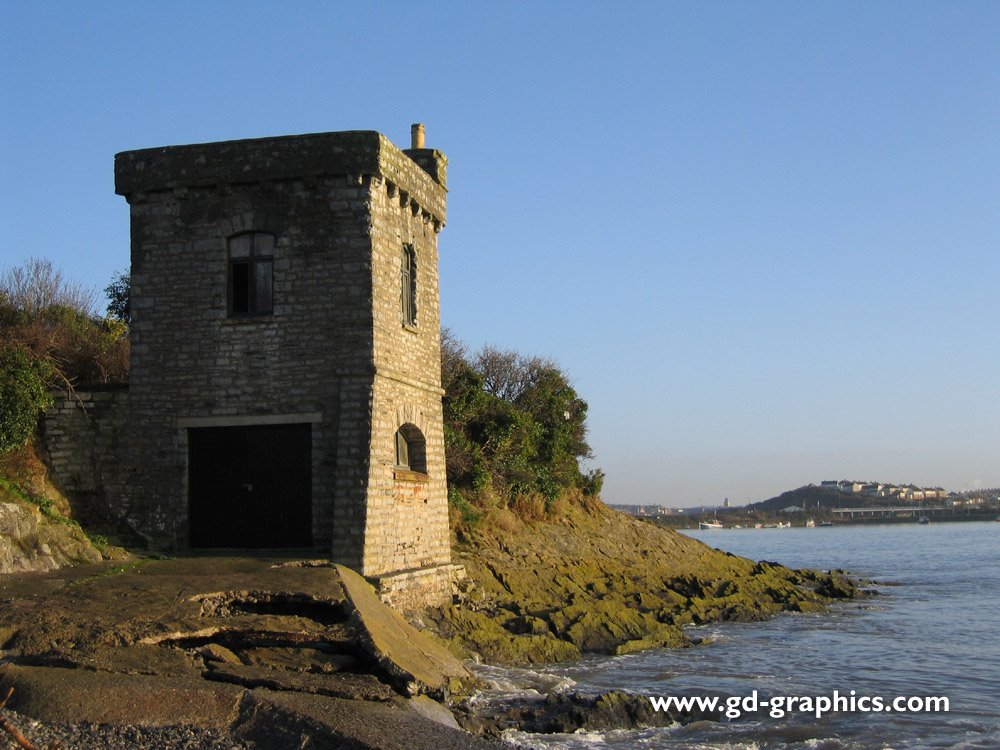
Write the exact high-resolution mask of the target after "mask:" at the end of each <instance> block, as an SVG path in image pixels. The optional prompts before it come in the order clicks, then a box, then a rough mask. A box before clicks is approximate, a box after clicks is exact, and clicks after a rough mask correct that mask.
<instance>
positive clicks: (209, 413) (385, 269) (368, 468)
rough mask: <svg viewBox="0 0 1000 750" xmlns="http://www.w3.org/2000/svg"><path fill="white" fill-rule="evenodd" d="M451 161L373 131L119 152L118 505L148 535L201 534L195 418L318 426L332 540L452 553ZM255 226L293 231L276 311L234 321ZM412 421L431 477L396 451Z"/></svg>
mask: <svg viewBox="0 0 1000 750" xmlns="http://www.w3.org/2000/svg"><path fill="white" fill-rule="evenodd" d="M445 166H446V160H445V159H444V157H443V155H441V154H440V152H437V151H435V150H433V149H424V148H420V149H415V150H413V152H412V153H410V152H404V151H402V150H400V149H398V148H397V147H396V146H394V145H393V144H392V143H390V142H389V141H388V140H387V139H386V138H385V137H384V136H382V135H380V134H378V133H373V132H367V131H352V132H346V133H324V134H316V135H308V136H292V137H282V138H267V139H260V140H255V141H233V142H228V143H215V144H201V145H193V146H180V147H168V148H162V149H147V150H144V151H133V152H126V153H123V154H119V155H118V156H117V157H116V191H117V192H118V193H120V194H122V195H124V196H125V197H126V198H127V199H128V201H129V204H130V207H131V222H132V315H133V324H132V370H131V380H130V396H129V409H128V410H127V415H128V416H127V419H126V424H125V425H124V427H123V434H124V435H127V440H125V441H123V443H122V445H120V446H119V449H120V453H119V455H120V457H121V459H122V460H121V464H122V476H123V477H125V480H124V481H123V486H122V490H121V492H119V493H118V494H117V495H116V497H115V498H113V499H112V503H114V504H116V507H117V510H118V512H119V513H121V514H122V515H124V516H127V517H128V521H129V523H130V524H133V525H134V526H135V527H136V528H137V529H140V530H141V532H142V534H143V535H144V537H145V538H146V539H147V541H148V543H149V544H150V545H151V546H155V547H168V548H184V547H185V546H186V545H187V544H188V517H187V507H188V498H187V492H188V488H187V481H188V466H187V461H188V448H187V435H188V430H189V429H192V428H198V427H211V426H228V425H234V426H235V425H259V424H280V423H300V422H307V423H309V424H310V425H311V435H312V464H313V465H312V483H313V484H312V512H313V540H314V542H315V544H316V545H317V546H318V547H320V548H323V549H326V550H330V551H331V556H332V558H333V559H334V560H335V561H338V562H343V563H345V564H347V565H349V566H350V567H354V568H356V569H358V570H359V571H360V572H362V573H363V574H364V575H367V576H369V577H375V578H377V577H380V576H384V575H388V574H394V573H399V572H400V571H412V570H415V569H423V568H428V566H430V567H433V568H434V569H438V568H440V567H441V566H447V565H448V563H449V562H450V549H449V534H448V509H447V491H446V479H445V468H444V441H443V428H442V422H441V396H442V391H441V387H440V338H439V337H440V312H439V298H438V277H437V263H438V259H437V234H438V232H439V231H440V230H441V228H442V226H443V225H444V221H445V202H446V190H445V185H444V180H445ZM250 231H254V232H266V233H269V234H272V235H274V236H275V238H276V244H275V248H274V255H273V258H274V261H273V290H274V308H273V314H270V315H261V316H245V317H234V316H232V315H230V314H229V308H228V299H227V294H228V292H227V289H228V285H229V279H228V273H229V265H228V255H227V240H228V238H230V237H232V236H234V235H237V234H240V233H243V232H250ZM404 245H410V246H412V247H413V248H414V252H415V254H416V264H417V320H416V324H415V325H405V324H404V321H403V320H402V315H401V310H400V293H401V285H400V284H401V282H400V268H401V266H400V264H401V259H402V252H403V247H404ZM403 424H409V425H414V426H415V427H416V428H417V429H419V430H420V432H421V433H422V435H423V436H424V439H425V441H426V472H425V473H424V472H421V473H422V474H424V476H419V477H415V476H412V475H406V473H405V472H403V473H399V472H398V470H397V467H395V434H396V431H397V430H398V429H399V427H400V426H401V425H403ZM435 566H436V567H435ZM439 572H440V571H439ZM435 575H437V574H435ZM418 578H419V576H418ZM425 578H426V576H425ZM431 579H434V576H430V578H429V579H428V580H431ZM415 580H416V579H415ZM434 580H436V579H434ZM442 585H443V584H442ZM435 587H436V588H441V585H439V584H438V583H435V584H434V585H433V586H432V587H431V588H430V589H428V590H431V589H435ZM418 588H419V586H418ZM425 588H426V587H425Z"/></svg>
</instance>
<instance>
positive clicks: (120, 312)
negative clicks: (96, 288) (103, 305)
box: [104, 271, 132, 325]
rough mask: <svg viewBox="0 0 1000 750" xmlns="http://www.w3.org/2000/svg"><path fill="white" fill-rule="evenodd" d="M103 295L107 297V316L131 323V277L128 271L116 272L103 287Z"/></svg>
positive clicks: (126, 323)
mask: <svg viewBox="0 0 1000 750" xmlns="http://www.w3.org/2000/svg"><path fill="white" fill-rule="evenodd" d="M104 295H105V296H106V297H107V298H108V317H110V318H113V319H114V320H120V321H121V322H122V323H124V324H125V325H131V324H132V307H131V298H132V277H131V275H130V274H129V272H128V271H119V272H118V273H116V274H115V276H114V278H113V279H112V280H111V283H110V284H108V285H107V286H106V287H104Z"/></svg>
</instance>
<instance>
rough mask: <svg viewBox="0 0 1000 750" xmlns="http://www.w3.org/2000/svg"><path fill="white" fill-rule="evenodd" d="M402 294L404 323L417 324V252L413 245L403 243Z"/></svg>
mask: <svg viewBox="0 0 1000 750" xmlns="http://www.w3.org/2000/svg"><path fill="white" fill-rule="evenodd" d="M400 295H401V300H402V313H403V325H405V326H415V325H416V324H417V253H416V251H415V250H414V249H413V245H403V257H402V263H401V264H400Z"/></svg>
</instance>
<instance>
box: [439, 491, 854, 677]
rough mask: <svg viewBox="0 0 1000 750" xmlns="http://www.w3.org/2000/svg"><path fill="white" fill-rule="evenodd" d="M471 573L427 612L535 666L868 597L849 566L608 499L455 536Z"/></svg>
mask: <svg viewBox="0 0 1000 750" xmlns="http://www.w3.org/2000/svg"><path fill="white" fill-rule="evenodd" d="M455 557H456V560H457V562H459V563H460V564H462V565H464V566H465V569H466V571H467V572H468V575H469V578H470V580H469V581H467V582H466V583H465V585H464V587H463V594H462V597H461V600H460V602H459V603H458V604H457V605H455V606H451V607H447V608H442V609H438V610H434V611H431V612H429V613H428V614H427V621H428V622H429V623H430V624H432V625H433V627H434V628H435V630H436V631H437V632H438V634H439V635H441V636H442V637H443V638H445V639H446V640H447V642H448V643H449V645H450V646H451V648H452V649H453V650H454V651H455V652H456V653H458V654H460V655H462V656H463V657H466V658H479V659H481V660H482V661H485V662H490V663H496V664H511V665H524V664H533V663H541V662H556V661H566V660H571V659H576V658H579V657H580V656H581V655H582V654H585V653H607V654H624V653H629V652H632V651H637V650H642V649H648V648H657V647H666V648H674V647H682V646H689V645H692V641H691V639H690V638H689V637H688V636H687V635H686V634H685V632H684V630H683V628H684V627H685V626H687V625H692V624H694V625H699V624H704V623H708V622H719V621H753V620H762V619H766V618H769V617H771V616H773V615H775V614H777V613H779V612H812V611H818V610H821V609H823V608H824V607H825V606H826V605H827V604H828V603H829V602H831V601H834V600H838V599H851V598H855V597H858V596H860V595H862V591H861V590H860V589H859V588H858V585H857V584H856V583H855V582H854V581H852V580H851V579H850V578H849V577H848V576H847V575H846V574H844V572H843V571H828V572H823V571H815V570H792V569H790V568H787V567H785V566H783V565H779V564H777V563H770V562H766V561H761V562H754V561H751V560H746V559H743V558H740V557H736V556H735V555H731V554H729V553H726V552H721V551H719V550H716V549H713V548H711V547H709V546H707V545H705V544H703V543H702V542H700V541H698V540H695V539H692V538H690V537H687V536H684V535H682V534H679V533H677V532H675V531H672V530H668V529H663V528H660V527H657V526H655V525H653V524H652V523H649V522H646V521H642V520H639V519H636V518H633V517H631V516H627V515H625V514H623V513H619V512H617V511H613V510H611V509H609V508H607V506H604V505H603V504H599V503H595V504H592V505H590V506H588V507H582V506H573V507H570V508H568V509H567V511H566V512H565V514H564V515H562V516H561V517H560V518H558V519H555V520H550V521H544V522H535V523H526V522H523V521H521V520H519V519H517V518H513V517H511V518H507V519H504V520H503V522H501V523H496V522H494V523H490V524H484V525H483V528H482V529H481V530H479V531H477V532H476V533H475V534H474V535H470V536H468V537H466V538H465V539H464V540H461V541H460V542H459V543H457V544H456V546H455Z"/></svg>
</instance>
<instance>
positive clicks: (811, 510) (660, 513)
mask: <svg viewBox="0 0 1000 750" xmlns="http://www.w3.org/2000/svg"><path fill="white" fill-rule="evenodd" d="M612 507H613V508H615V509H616V510H620V511H623V512H625V513H629V514H631V515H634V516H637V517H639V518H645V519H648V520H652V521H655V522H656V523H658V524H660V525H663V526H668V527H672V528H697V527H698V524H699V522H701V521H718V522H720V523H721V524H722V526H723V527H725V528H732V527H734V526H741V527H744V528H745V527H749V528H755V527H766V526H774V525H777V524H779V523H781V524H786V523H789V522H790V523H791V525H792V526H793V527H794V526H798V527H803V526H810V525H815V526H817V527H819V526H822V525H831V524H832V525H838V526H839V525H869V524H880V523H917V522H919V521H921V519H922V520H923V522H927V523H951V522H961V521H992V520H994V519H996V518H998V514H1000V489H997V488H992V489H984V490H973V491H966V492H957V493H956V492H949V491H947V490H944V489H942V488H940V487H935V488H929V489H928V488H920V487H917V486H915V485H895V484H883V483H880V482H852V481H847V480H840V481H825V482H821V483H820V484H809V485H805V486H803V487H799V488H797V489H794V490H788V491H787V492H783V493H781V494H780V495H777V496H775V497H772V498H769V499H767V500H762V501H760V502H756V503H750V504H748V505H743V506H732V505H731V504H730V503H729V500H728V499H726V500H724V501H723V503H722V504H721V505H704V506H700V507H695V508H669V507H665V506H662V505H627V504H621V505H612ZM810 522H811V523H810Z"/></svg>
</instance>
